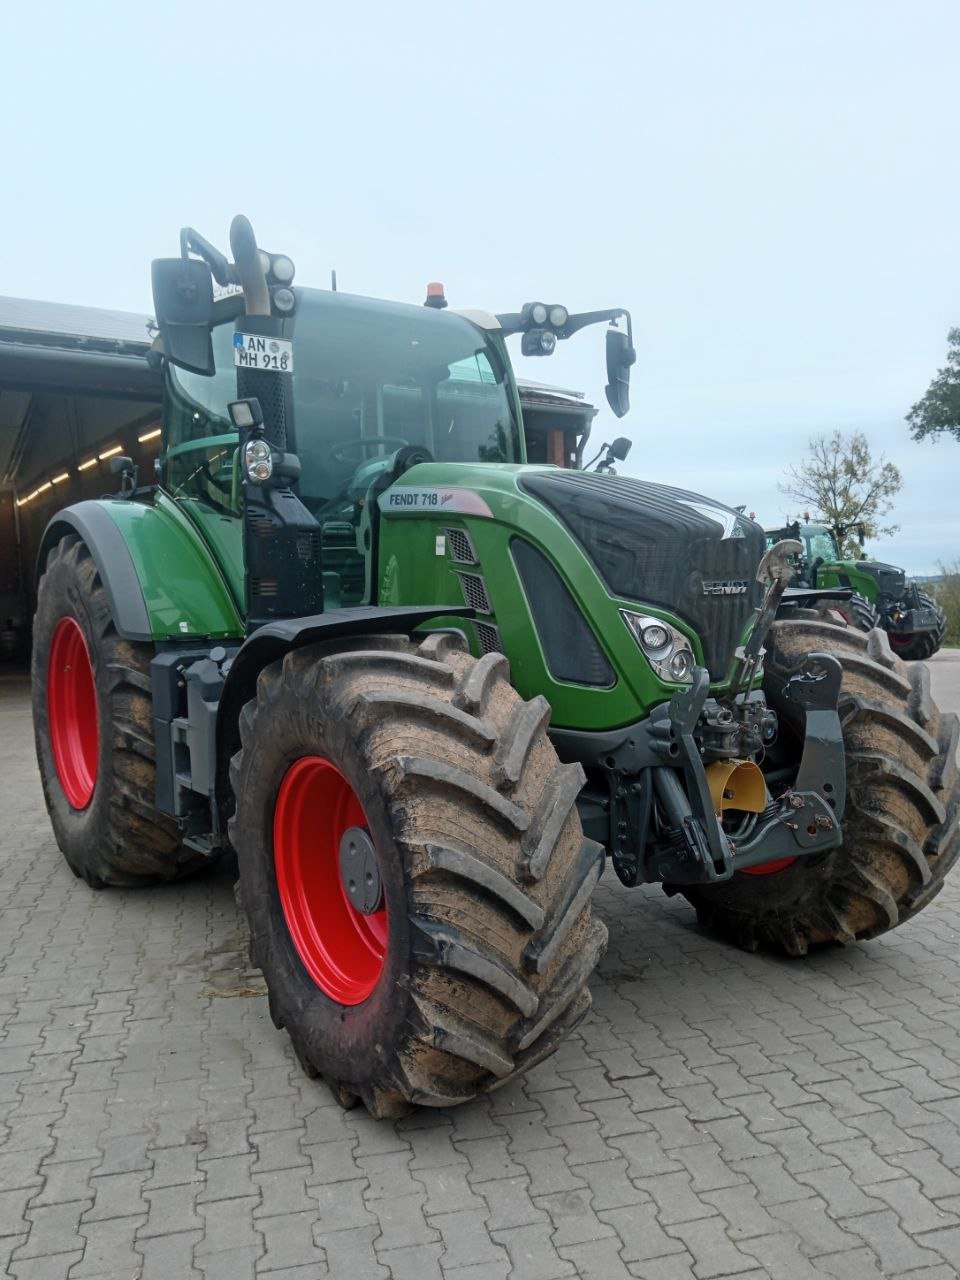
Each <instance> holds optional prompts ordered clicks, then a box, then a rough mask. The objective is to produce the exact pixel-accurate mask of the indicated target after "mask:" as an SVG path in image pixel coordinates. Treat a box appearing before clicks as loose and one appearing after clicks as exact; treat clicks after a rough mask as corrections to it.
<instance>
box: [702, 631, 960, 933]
mask: <svg viewBox="0 0 960 1280" xmlns="http://www.w3.org/2000/svg"><path fill="white" fill-rule="evenodd" d="M815 651H819V652H825V653H831V654H833V655H834V656H835V657H836V658H838V659H839V660H840V662H841V664H842V666H843V682H842V686H841V695H840V719H841V722H842V725H843V737H844V745H845V748H846V764H847V803H846V810H845V812H844V813H843V815H842V821H843V833H844V840H843V844H842V846H841V847H840V848H838V849H834V850H832V851H831V852H830V853H827V854H824V855H823V856H822V857H819V858H797V859H793V860H790V861H784V860H780V861H779V862H772V863H768V864H767V866H766V867H763V868H753V870H752V872H750V873H748V872H741V873H740V874H738V875H735V876H733V878H732V879H730V880H728V881H725V882H724V883H722V884H718V885H714V886H691V887H689V888H685V889H684V890H683V892H684V893H685V895H686V896H687V898H688V899H689V900H690V901H691V902H692V903H693V905H694V906H695V907H696V908H697V914H698V918H699V919H700V921H701V923H703V924H704V925H706V926H707V927H711V928H717V929H719V930H720V931H721V932H724V933H726V934H728V935H730V936H732V937H733V939H734V940H735V941H737V942H738V943H739V944H740V945H741V946H744V947H746V948H747V949H749V950H755V949H756V948H757V947H758V946H759V945H760V944H762V943H768V944H773V945H775V946H778V947H780V948H782V949H783V950H784V951H786V952H788V953H789V954H790V955H804V954H805V953H806V951H807V949H808V947H810V946H813V945H817V944H820V943H826V942H839V943H848V942H853V941H854V940H855V939H859V938H873V937H875V936H876V935H877V934H880V933H884V932H886V930H888V929H892V928H894V927H895V926H897V925H899V924H903V922H904V921H905V920H909V919H910V917H911V916H913V915H915V914H916V913H917V912H918V911H919V910H921V908H923V907H925V906H926V905H927V904H928V903H929V902H930V901H931V900H932V899H933V898H934V897H935V896H936V895H937V893H939V891H940V889H941V887H942V885H943V881H944V877H945V876H946V874H947V872H948V871H949V869H950V867H951V866H952V865H953V863H954V862H955V861H956V860H957V857H958V855H960V833H958V823H960V775H958V769H957V743H958V721H957V717H956V716H955V715H952V714H951V715H945V714H943V713H941V712H940V711H938V709H937V706H936V704H935V703H934V702H933V700H932V698H931V697H930V675H929V672H928V671H927V669H926V667H924V666H917V665H914V666H910V667H907V666H905V665H904V664H903V663H902V662H900V660H899V659H898V658H896V657H895V656H894V655H893V653H892V652H891V650H890V646H889V644H888V643H887V637H886V634H885V632H883V631H879V630H874V631H871V632H870V633H869V635H864V634H863V633H861V632H859V631H856V630H854V629H853V628H852V627H840V626H834V625H831V624H830V623H826V622H823V621H821V620H819V619H817V618H816V615H813V614H812V611H811V614H810V616H807V617H801V618H797V619H796V620H784V621H780V622H776V623H774V626H773V628H772V631H771V635H770V639H769V641H768V643H767V658H766V660H765V667H766V673H767V674H766V679H765V682H764V687H765V689H766V691H767V694H768V697H769V699H770V701H771V703H772V704H773V705H775V706H776V707H777V710H778V712H779V714H780V717H781V741H782V743H784V744H785V745H788V746H789V745H790V740H791V736H792V738H793V745H794V746H795V751H796V755H797V757H798V755H799V750H800V745H799V743H800V735H801V734H802V724H800V723H795V724H793V725H791V722H790V721H789V720H788V719H787V715H788V708H789V704H788V703H784V702H783V701H781V700H780V699H779V698H778V696H777V694H778V689H779V687H782V682H783V681H784V680H785V679H786V678H788V677H789V675H790V674H791V673H792V671H793V670H794V669H795V667H796V665H797V664H798V663H799V662H800V660H801V659H802V658H804V657H805V656H806V655H807V654H809V653H812V652H815ZM800 715H801V717H802V713H800Z"/></svg>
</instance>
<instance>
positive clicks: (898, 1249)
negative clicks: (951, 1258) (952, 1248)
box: [840, 1210, 944, 1275]
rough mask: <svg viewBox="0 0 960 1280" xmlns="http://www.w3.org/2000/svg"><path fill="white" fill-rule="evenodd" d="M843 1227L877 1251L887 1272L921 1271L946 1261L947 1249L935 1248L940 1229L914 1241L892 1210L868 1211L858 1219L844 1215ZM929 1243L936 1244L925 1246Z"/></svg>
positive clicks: (883, 1269) (881, 1267) (841, 1221)
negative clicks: (922, 1268) (935, 1238)
mask: <svg viewBox="0 0 960 1280" xmlns="http://www.w3.org/2000/svg"><path fill="white" fill-rule="evenodd" d="M840 1226H841V1227H843V1228H844V1229H845V1230H846V1231H850V1232H852V1233H853V1234H854V1235H858V1236H860V1238H861V1239H862V1240H863V1241H864V1242H865V1243H866V1244H867V1245H869V1247H870V1248H871V1249H872V1250H873V1252H874V1253H875V1254H876V1255H877V1257H878V1258H879V1259H880V1269H881V1271H883V1272H884V1273H890V1274H893V1275H896V1274H897V1273H898V1272H900V1271H910V1270H917V1269H918V1268H920V1267H925V1266H935V1265H937V1264H938V1263H940V1262H942V1261H944V1252H943V1250H942V1249H938V1251H937V1252H934V1251H933V1247H935V1246H936V1242H935V1240H934V1239H933V1237H934V1236H935V1235H936V1234H937V1233H936V1232H928V1233H927V1234H926V1235H925V1236H923V1237H921V1238H920V1241H919V1242H918V1241H914V1240H911V1238H910V1237H909V1236H908V1235H907V1234H906V1232H905V1231H904V1230H903V1228H902V1227H901V1226H900V1223H899V1222H898V1220H897V1215H896V1214H895V1213H893V1212H892V1211H891V1210H887V1211H885V1212H883V1213H864V1214H860V1215H859V1216H858V1217H855V1218H841V1219H840ZM927 1245H930V1246H933V1247H930V1248H928V1247H925V1246H927Z"/></svg>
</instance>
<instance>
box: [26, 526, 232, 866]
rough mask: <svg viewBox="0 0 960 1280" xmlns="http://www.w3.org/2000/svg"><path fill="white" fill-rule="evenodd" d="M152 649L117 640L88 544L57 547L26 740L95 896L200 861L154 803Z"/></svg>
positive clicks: (47, 579) (40, 611) (41, 614)
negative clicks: (34, 749)
mask: <svg viewBox="0 0 960 1280" xmlns="http://www.w3.org/2000/svg"><path fill="white" fill-rule="evenodd" d="M153 652H154V651H153V646H152V645H149V644H133V643H131V642H130V641H128V640H123V639H121V638H120V636H118V635H117V632H116V628H115V627H114V625H113V618H112V616H111V613H110V605H109V603H108V600H107V594H106V591H105V590H104V587H103V583H102V582H101V581H100V576H99V574H98V572H97V568H96V565H95V564H94V562H93V558H92V557H91V555H90V552H89V551H88V550H87V547H86V545H85V544H84V543H83V542H82V541H81V540H80V539H79V538H77V537H76V536H74V535H70V536H67V537H65V538H61V540H60V542H59V543H58V544H57V546H56V547H54V548H53V549H52V550H51V552H50V554H49V556H48V558H47V565H46V571H45V572H44V574H43V577H42V578H41V579H40V585H39V589H38V593H37V612H36V616H35V618H34V626H33V659H32V681H33V725H34V736H35V740H36V747H37V762H38V764H39V766H40V778H41V781H42V783H43V794H44V798H45V800H46V803H47V811H48V812H49V814H50V821H51V823H52V824H53V831H54V835H55V836H56V840H57V844H58V845H59V846H60V850H61V852H62V853H63V856H64V858H66V860H67V863H68V865H69V866H70V868H71V869H72V870H73V872H74V874H75V875H77V876H81V877H82V878H83V879H84V880H86V882H87V883H88V884H89V885H90V886H91V887H92V888H95V889H102V888H103V887H104V886H105V885H140V884H148V883H155V882H157V881H162V880H172V879H175V878H177V877H178V876H181V875H184V874H186V873H188V872H190V871H193V870H195V869H196V868H197V867H198V866H200V865H202V864H204V863H206V862H207V861H208V860H207V859H203V858H201V857H200V855H198V854H195V853H193V852H192V851H190V850H188V849H184V848H183V846H182V845H181V842H180V835H179V831H178V829H177V825H176V823H175V822H174V821H173V819H172V818H168V817H166V816H165V815H164V814H161V813H159V812H158V811H157V809H156V808H155V805H154V788H155V775H156V768H155V759H156V756H155V751H154V738H153V700H152V698H151V692H150V661H151V659H152V657H153Z"/></svg>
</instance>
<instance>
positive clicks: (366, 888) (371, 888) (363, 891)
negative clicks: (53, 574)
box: [340, 827, 383, 916]
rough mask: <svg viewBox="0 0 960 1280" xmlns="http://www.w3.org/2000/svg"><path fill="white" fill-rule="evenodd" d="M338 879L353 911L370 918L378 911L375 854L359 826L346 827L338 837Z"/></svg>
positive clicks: (380, 895)
mask: <svg viewBox="0 0 960 1280" xmlns="http://www.w3.org/2000/svg"><path fill="white" fill-rule="evenodd" d="M340 880H341V882H342V883H343V891H344V893H345V894H346V895H347V901H348V902H349V903H350V905H351V906H352V907H353V909H354V910H355V911H359V912H360V913H361V915H365V916H372V915H373V914H374V913H375V912H376V911H379V910H380V904H381V900H382V898H383V886H382V885H381V883H380V868H379V866H378V865H377V853H376V850H375V849H374V847H373V841H372V840H371V839H370V834H369V832H368V831H366V829H365V828H363V827H347V829H346V831H344V833H343V835H342V836H341V837H340Z"/></svg>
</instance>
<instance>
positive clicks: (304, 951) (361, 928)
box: [273, 756, 387, 1005]
mask: <svg viewBox="0 0 960 1280" xmlns="http://www.w3.org/2000/svg"><path fill="white" fill-rule="evenodd" d="M368 826H369V824H368V822H367V817H366V814H365V813H364V811H363V806H362V805H361V803H360V801H359V800H358V799H357V796H356V793H355V792H354V790H353V788H352V787H351V786H350V783H349V782H347V780H346V778H345V777H344V776H343V774H342V773H341V772H340V770H339V769H337V768H335V767H334V766H333V765H332V764H331V763H330V762H329V760H322V759H321V758H320V757H319V756H303V757H302V758H301V759H300V760H297V761H296V762H295V763H294V764H292V765H291V766H290V768H289V769H288V770H287V772H286V773H285V774H284V778H283V781H282V782H281V784H280V791H279V793H278V795H277V804H276V808H275V810H274V814H273V856H274V863H275V866H276V874H277V889H278V891H279V894H280V905H281V906H282V907H283V914H284V918H285V919H286V922H287V928H288V929H289V930H290V937H291V938H292V939H293V944H294V946H295V947H296V949H297V954H298V955H299V957H300V959H301V961H302V962H303V966H304V968H305V969H306V970H307V972H308V973H309V974H310V977H311V978H312V979H313V980H314V982H315V983H316V984H317V986H318V987H319V988H320V990H321V991H322V992H323V993H324V994H325V995H327V996H329V997H330V999H331V1000H336V1001H337V1003H338V1004H346V1005H356V1004H362V1003H363V1001H364V1000H366V999H367V997H368V996H369V995H370V993H371V992H372V991H373V989H374V987H375V986H376V985H377V982H378V980H379V978H380V974H381V973H382V972H383V960H384V956H385V954H386V949H387V911H386V907H381V908H380V909H379V910H378V911H375V912H373V913H371V914H370V915H364V914H362V913H361V912H360V911H358V910H357V909H356V908H355V907H354V906H353V904H352V903H351V902H350V901H349V899H348V898H347V894H346V890H345V889H344V887H343V882H342V880H341V877H340V840H341V838H342V836H343V834H344V832H345V831H346V830H348V828H350V827H368Z"/></svg>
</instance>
